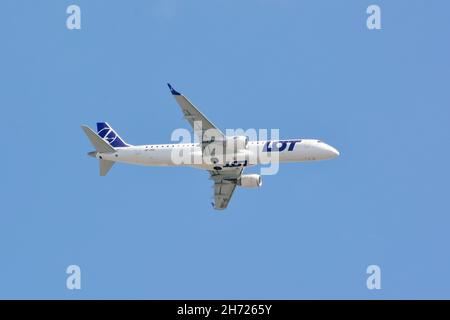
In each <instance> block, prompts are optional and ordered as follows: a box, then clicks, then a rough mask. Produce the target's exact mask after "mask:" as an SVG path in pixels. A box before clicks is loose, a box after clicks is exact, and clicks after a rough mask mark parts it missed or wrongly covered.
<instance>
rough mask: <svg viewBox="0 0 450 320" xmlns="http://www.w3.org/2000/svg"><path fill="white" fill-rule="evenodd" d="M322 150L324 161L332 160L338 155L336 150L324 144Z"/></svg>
mask: <svg viewBox="0 0 450 320" xmlns="http://www.w3.org/2000/svg"><path fill="white" fill-rule="evenodd" d="M323 149H324V151H323V152H324V156H325V158H326V159H334V158H336V157H338V156H339V155H340V153H339V151H338V150H337V149H336V148H334V147H332V146H330V145H329V144H324V146H323Z"/></svg>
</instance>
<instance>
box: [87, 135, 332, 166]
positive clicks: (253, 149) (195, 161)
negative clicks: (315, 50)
mask: <svg viewBox="0 0 450 320" xmlns="http://www.w3.org/2000/svg"><path fill="white" fill-rule="evenodd" d="M206 148H208V147H206ZM205 150H206V149H205ZM221 150H222V149H221ZM225 150H226V149H225ZM202 154H203V155H205V154H209V155H208V156H202ZM211 154H214V156H211ZM90 155H92V156H95V157H96V158H99V159H103V160H110V161H114V162H124V163H130V164H140V165H145V166H191V167H196V168H201V169H207V170H210V169H216V168H223V167H241V166H243V167H246V166H253V165H258V164H263V165H264V164H268V163H271V162H273V161H279V162H280V163H282V162H303V161H314V160H326V159H332V158H335V157H337V156H338V155H339V152H338V151H337V150H336V149H335V148H333V147H332V146H330V145H328V144H326V143H324V142H321V141H319V140H313V139H291V140H268V141H249V142H248V144H247V146H246V148H244V149H241V150H235V151H233V152H227V151H225V152H219V153H217V152H216V153H210V152H202V145H201V144H199V143H190V144H183V143H179V144H152V145H140V146H129V147H123V148H116V151H115V152H113V153H100V152H92V153H90Z"/></svg>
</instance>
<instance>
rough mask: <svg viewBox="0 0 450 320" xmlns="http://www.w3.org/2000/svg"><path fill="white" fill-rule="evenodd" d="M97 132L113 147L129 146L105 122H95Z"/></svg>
mask: <svg viewBox="0 0 450 320" xmlns="http://www.w3.org/2000/svg"><path fill="white" fill-rule="evenodd" d="M97 134H98V135H99V136H100V138H102V139H103V140H105V141H106V142H108V143H109V144H110V145H111V146H112V147H114V148H120V147H129V146H130V145H129V144H127V143H126V142H125V141H123V139H122V138H121V137H119V135H118V134H117V133H116V132H115V131H114V129H113V128H111V126H110V125H109V124H108V123H106V122H97Z"/></svg>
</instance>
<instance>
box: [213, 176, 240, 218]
mask: <svg viewBox="0 0 450 320" xmlns="http://www.w3.org/2000/svg"><path fill="white" fill-rule="evenodd" d="M242 171H243V168H227V169H225V168H224V169H222V170H220V171H219V170H212V171H209V174H210V179H211V180H213V181H214V186H213V188H214V203H212V205H213V206H214V209H217V210H223V209H225V208H226V207H227V206H228V203H229V202H230V200H231V197H232V195H233V192H234V189H235V188H236V185H237V181H238V179H239V178H240V177H241V174H242Z"/></svg>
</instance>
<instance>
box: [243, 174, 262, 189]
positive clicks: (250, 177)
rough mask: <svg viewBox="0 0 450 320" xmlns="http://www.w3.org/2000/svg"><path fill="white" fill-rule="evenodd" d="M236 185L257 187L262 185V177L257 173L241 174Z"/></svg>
mask: <svg viewBox="0 0 450 320" xmlns="http://www.w3.org/2000/svg"><path fill="white" fill-rule="evenodd" d="M238 185H239V186H241V187H243V188H259V187H261V186H262V177H261V176H260V175H259V174H243V175H241V178H240V179H239V180H238Z"/></svg>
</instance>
